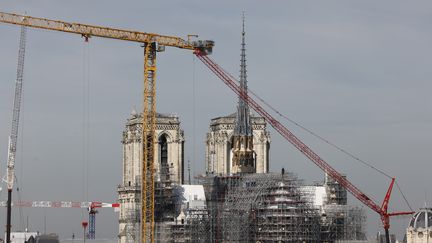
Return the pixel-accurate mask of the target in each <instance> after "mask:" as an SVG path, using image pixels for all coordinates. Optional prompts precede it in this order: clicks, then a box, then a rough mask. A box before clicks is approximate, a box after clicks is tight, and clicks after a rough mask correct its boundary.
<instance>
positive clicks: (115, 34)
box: [0, 12, 214, 243]
mask: <svg viewBox="0 0 432 243" xmlns="http://www.w3.org/2000/svg"><path fill="white" fill-rule="evenodd" d="M0 22H1V23H8V24H15V25H21V26H28V27H32V28H40V29H46V30H56V31H61V32H68V33H73V34H79V35H82V36H83V37H84V38H86V40H88V38H90V37H92V36H97V37H102V38H111V39H116V40H124V41H133V42H138V43H142V44H143V45H144V92H143V119H142V134H141V138H142V147H143V156H142V166H141V168H142V171H141V173H142V174H141V181H142V192H141V202H142V203H141V222H142V224H141V225H142V229H141V230H142V231H141V233H142V234H141V235H142V237H141V239H142V242H143V243H145V242H152V243H153V242H154V236H155V234H154V229H155V228H154V222H155V221H154V206H155V204H154V200H155V195H154V191H155V190H154V173H155V171H154V143H155V130H156V52H157V51H162V50H164V48H165V46H172V47H178V48H181V49H188V50H199V51H201V52H203V53H207V54H210V53H211V52H212V49H213V46H214V42H213V41H210V40H196V41H191V40H190V39H189V37H190V36H188V40H183V39H182V38H180V37H175V36H167V35H159V34H155V33H145V32H138V31H131V30H123V29H114V28H108V27H100V26H94V25H87V24H80V23H69V22H64V21H58V20H50V19H43V18H35V17H31V16H25V15H19V14H11V13H4V12H0ZM191 36H194V35H191Z"/></svg>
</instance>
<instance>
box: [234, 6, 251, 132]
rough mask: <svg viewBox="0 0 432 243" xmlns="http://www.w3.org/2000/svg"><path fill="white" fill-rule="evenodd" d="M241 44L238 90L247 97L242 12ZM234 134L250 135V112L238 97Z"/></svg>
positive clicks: (244, 33)
mask: <svg viewBox="0 0 432 243" xmlns="http://www.w3.org/2000/svg"><path fill="white" fill-rule="evenodd" d="M242 20H243V22H242V43H241V54H240V88H241V92H242V93H243V94H245V95H247V93H248V91H247V75H246V42H245V35H246V32H245V15H244V12H243V18H242ZM235 133H236V134H237V135H247V136H250V135H252V129H251V125H250V112H249V106H248V104H247V103H246V102H245V101H244V100H243V99H242V98H241V97H240V96H239V100H238V107H237V121H236V126H235Z"/></svg>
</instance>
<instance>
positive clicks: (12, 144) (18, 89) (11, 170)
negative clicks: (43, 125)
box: [6, 26, 26, 243]
mask: <svg viewBox="0 0 432 243" xmlns="http://www.w3.org/2000/svg"><path fill="white" fill-rule="evenodd" d="M25 45H26V27H25V26H22V27H21V35H20V44H19V51H18V67H17V73H16V81H15V97H14V103H13V112H12V113H13V114H12V128H11V133H10V135H9V143H8V158H7V169H6V183H7V190H8V200H7V215H6V242H7V243H10V232H11V227H12V226H11V216H12V215H11V214H12V205H11V204H12V190H13V186H14V180H15V158H16V146H17V140H18V127H19V116H20V110H21V96H22V83H23V76H24V57H25Z"/></svg>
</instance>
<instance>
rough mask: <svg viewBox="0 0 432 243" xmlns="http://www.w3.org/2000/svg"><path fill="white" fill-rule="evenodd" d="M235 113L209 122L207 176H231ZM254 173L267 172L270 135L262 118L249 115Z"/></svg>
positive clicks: (206, 155)
mask: <svg viewBox="0 0 432 243" xmlns="http://www.w3.org/2000/svg"><path fill="white" fill-rule="evenodd" d="M236 116H237V115H236V113H234V114H231V115H229V116H225V117H218V118H214V119H212V120H211V123H210V132H208V133H207V138H206V154H205V160H206V171H207V173H208V174H215V175H232V174H234V172H233V170H232V168H233V134H234V127H235V121H236ZM250 123H251V127H252V135H253V153H254V160H255V162H254V163H255V172H256V173H267V172H268V171H269V159H270V157H269V155H270V154H269V151H270V142H271V141H270V133H269V132H268V131H267V123H266V121H265V119H264V118H263V117H259V116H256V115H253V114H251V117H250Z"/></svg>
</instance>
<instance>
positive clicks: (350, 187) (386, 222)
mask: <svg viewBox="0 0 432 243" xmlns="http://www.w3.org/2000/svg"><path fill="white" fill-rule="evenodd" d="M194 54H195V55H196V56H197V57H198V59H200V60H201V61H202V62H203V63H204V64H205V65H206V66H207V67H208V68H209V69H210V70H211V71H212V72H213V73H214V74H216V76H218V77H219V78H220V79H221V80H222V81H223V82H224V83H225V84H226V85H227V86H228V87H229V88H230V89H231V90H232V91H234V93H236V94H237V95H238V96H239V97H241V98H242V99H243V100H244V101H245V102H247V103H248V104H249V106H251V107H252V108H253V109H254V110H255V111H256V112H257V113H258V114H260V115H261V116H263V117H264V118H265V119H266V121H267V122H268V123H269V124H270V125H271V126H272V127H273V128H274V129H275V130H276V131H277V132H278V133H279V134H280V135H282V137H284V138H285V139H286V140H288V141H289V142H290V143H291V144H292V145H294V147H296V148H297V149H298V150H300V152H302V153H303V154H304V155H305V156H306V157H308V158H309V159H310V160H311V161H312V162H314V163H315V164H316V165H317V166H318V167H319V168H320V169H321V170H323V171H324V172H325V173H327V174H328V175H330V176H331V177H332V178H333V179H334V180H336V181H337V182H338V183H339V184H340V185H342V186H343V187H344V188H346V190H347V191H349V192H350V193H351V194H352V195H353V196H354V197H356V198H357V199H358V200H360V201H361V202H362V203H363V204H365V205H366V206H368V207H369V208H371V209H372V210H373V211H375V212H376V213H378V214H379V215H380V217H381V221H382V223H383V226H384V229H385V231H386V235H387V237H388V229H389V228H390V217H391V216H396V215H406V214H413V213H414V212H395V213H388V212H387V209H388V203H389V201H390V196H391V192H392V189H393V185H394V182H395V178H392V180H391V183H390V186H389V189H388V190H387V193H386V195H385V197H384V201H383V203H382V205H381V206H379V205H378V204H377V203H376V202H375V201H374V200H372V199H371V198H370V197H369V196H367V195H366V194H365V193H363V192H362V191H361V190H360V189H359V188H357V187H356V186H355V185H354V184H352V183H351V182H350V181H349V180H348V179H346V177H344V176H342V174H340V173H339V172H338V171H337V170H335V169H334V168H333V167H332V166H331V165H329V164H328V163H327V162H326V161H324V160H323V159H322V158H321V157H320V156H319V155H317V154H316V153H315V152H314V151H312V149H310V148H309V147H308V146H307V145H306V144H304V143H303V142H302V141H301V140H300V139H299V138H297V137H296V136H295V135H294V134H293V133H292V132H291V131H289V130H288V129H287V128H286V127H285V126H284V125H283V124H282V123H280V122H279V121H278V120H277V119H276V118H274V117H273V116H272V115H270V114H269V113H268V112H267V111H266V110H265V109H264V108H263V107H262V106H261V105H260V104H258V103H257V102H256V101H255V100H254V99H253V98H251V97H250V96H249V95H248V94H247V93H245V92H242V91H241V88H240V86H239V85H238V84H237V81H236V80H235V78H233V77H232V76H231V75H230V74H229V73H227V72H226V71H225V70H224V69H223V68H221V67H220V66H219V65H218V64H216V63H215V62H214V61H213V60H212V59H210V58H209V57H208V56H207V55H206V54H205V53H204V52H201V51H199V50H196V51H195V52H194Z"/></svg>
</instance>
